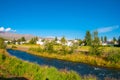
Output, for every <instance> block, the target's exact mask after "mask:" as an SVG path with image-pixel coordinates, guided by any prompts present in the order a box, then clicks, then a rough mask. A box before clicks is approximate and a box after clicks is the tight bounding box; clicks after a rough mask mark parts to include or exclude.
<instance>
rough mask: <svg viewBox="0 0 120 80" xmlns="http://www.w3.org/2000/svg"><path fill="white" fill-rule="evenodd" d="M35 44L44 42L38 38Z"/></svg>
mask: <svg viewBox="0 0 120 80" xmlns="http://www.w3.org/2000/svg"><path fill="white" fill-rule="evenodd" d="M36 44H39V45H44V42H43V41H42V39H38V41H36Z"/></svg>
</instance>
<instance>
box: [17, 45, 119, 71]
mask: <svg viewBox="0 0 120 80" xmlns="http://www.w3.org/2000/svg"><path fill="white" fill-rule="evenodd" d="M29 48H30V47H28V46H17V48H15V49H16V50H21V51H25V52H28V53H30V54H34V55H37V56H41V57H47V58H55V59H60V60H66V61H72V62H80V63H85V64H89V65H93V66H98V67H104V68H110V69H119V70H120V63H112V62H111V61H107V60H104V59H103V58H101V57H98V56H90V55H85V54H82V53H77V54H76V53H73V54H66V55H60V54H54V53H46V52H42V53H41V52H35V51H30V50H29ZM108 49H109V48H108Z"/></svg>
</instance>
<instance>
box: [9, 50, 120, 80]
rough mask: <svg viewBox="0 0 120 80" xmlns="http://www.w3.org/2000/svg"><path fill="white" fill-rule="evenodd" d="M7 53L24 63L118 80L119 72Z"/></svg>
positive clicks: (20, 52) (24, 53)
mask: <svg viewBox="0 0 120 80" xmlns="http://www.w3.org/2000/svg"><path fill="white" fill-rule="evenodd" d="M7 51H8V53H9V54H10V55H12V56H16V57H17V58H20V59H22V60H25V61H29V62H33V63H37V64H40V65H48V66H53V67H56V68H57V69H67V70H73V71H76V72H77V73H78V74H80V75H82V76H84V75H94V76H96V77H97V78H98V79H99V80H103V79H104V78H105V77H109V78H116V79H119V80H120V70H113V69H107V68H101V67H95V66H91V65H88V64H83V63H76V62H69V61H63V60H57V59H50V58H44V57H38V56H35V55H32V54H29V53H27V52H23V51H19V50H12V49H8V50H7Z"/></svg>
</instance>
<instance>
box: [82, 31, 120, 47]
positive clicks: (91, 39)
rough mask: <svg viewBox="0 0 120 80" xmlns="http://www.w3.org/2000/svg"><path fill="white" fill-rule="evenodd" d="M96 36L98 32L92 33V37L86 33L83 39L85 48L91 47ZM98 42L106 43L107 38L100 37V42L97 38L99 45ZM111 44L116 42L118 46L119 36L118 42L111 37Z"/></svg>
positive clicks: (88, 32)
mask: <svg viewBox="0 0 120 80" xmlns="http://www.w3.org/2000/svg"><path fill="white" fill-rule="evenodd" d="M96 36H98V32H97V31H94V32H93V36H92V35H91V33H90V31H86V35H85V39H84V42H85V43H86V45H87V46H91V44H92V41H93V40H94V38H95V37H96ZM100 41H102V42H107V36H104V37H103V36H102V37H101V40H100V39H99V37H98V41H97V42H98V43H100ZM112 42H113V43H115V42H118V44H120V36H119V38H118V40H117V39H116V38H115V37H113V40H112Z"/></svg>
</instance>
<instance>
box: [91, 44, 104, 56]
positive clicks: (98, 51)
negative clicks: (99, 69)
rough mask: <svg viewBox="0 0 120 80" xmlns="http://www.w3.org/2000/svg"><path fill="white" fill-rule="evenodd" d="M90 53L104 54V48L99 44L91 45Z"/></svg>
mask: <svg viewBox="0 0 120 80" xmlns="http://www.w3.org/2000/svg"><path fill="white" fill-rule="evenodd" d="M89 53H90V55H97V56H100V55H101V54H102V49H100V47H99V46H91V47H90V49H89Z"/></svg>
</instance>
